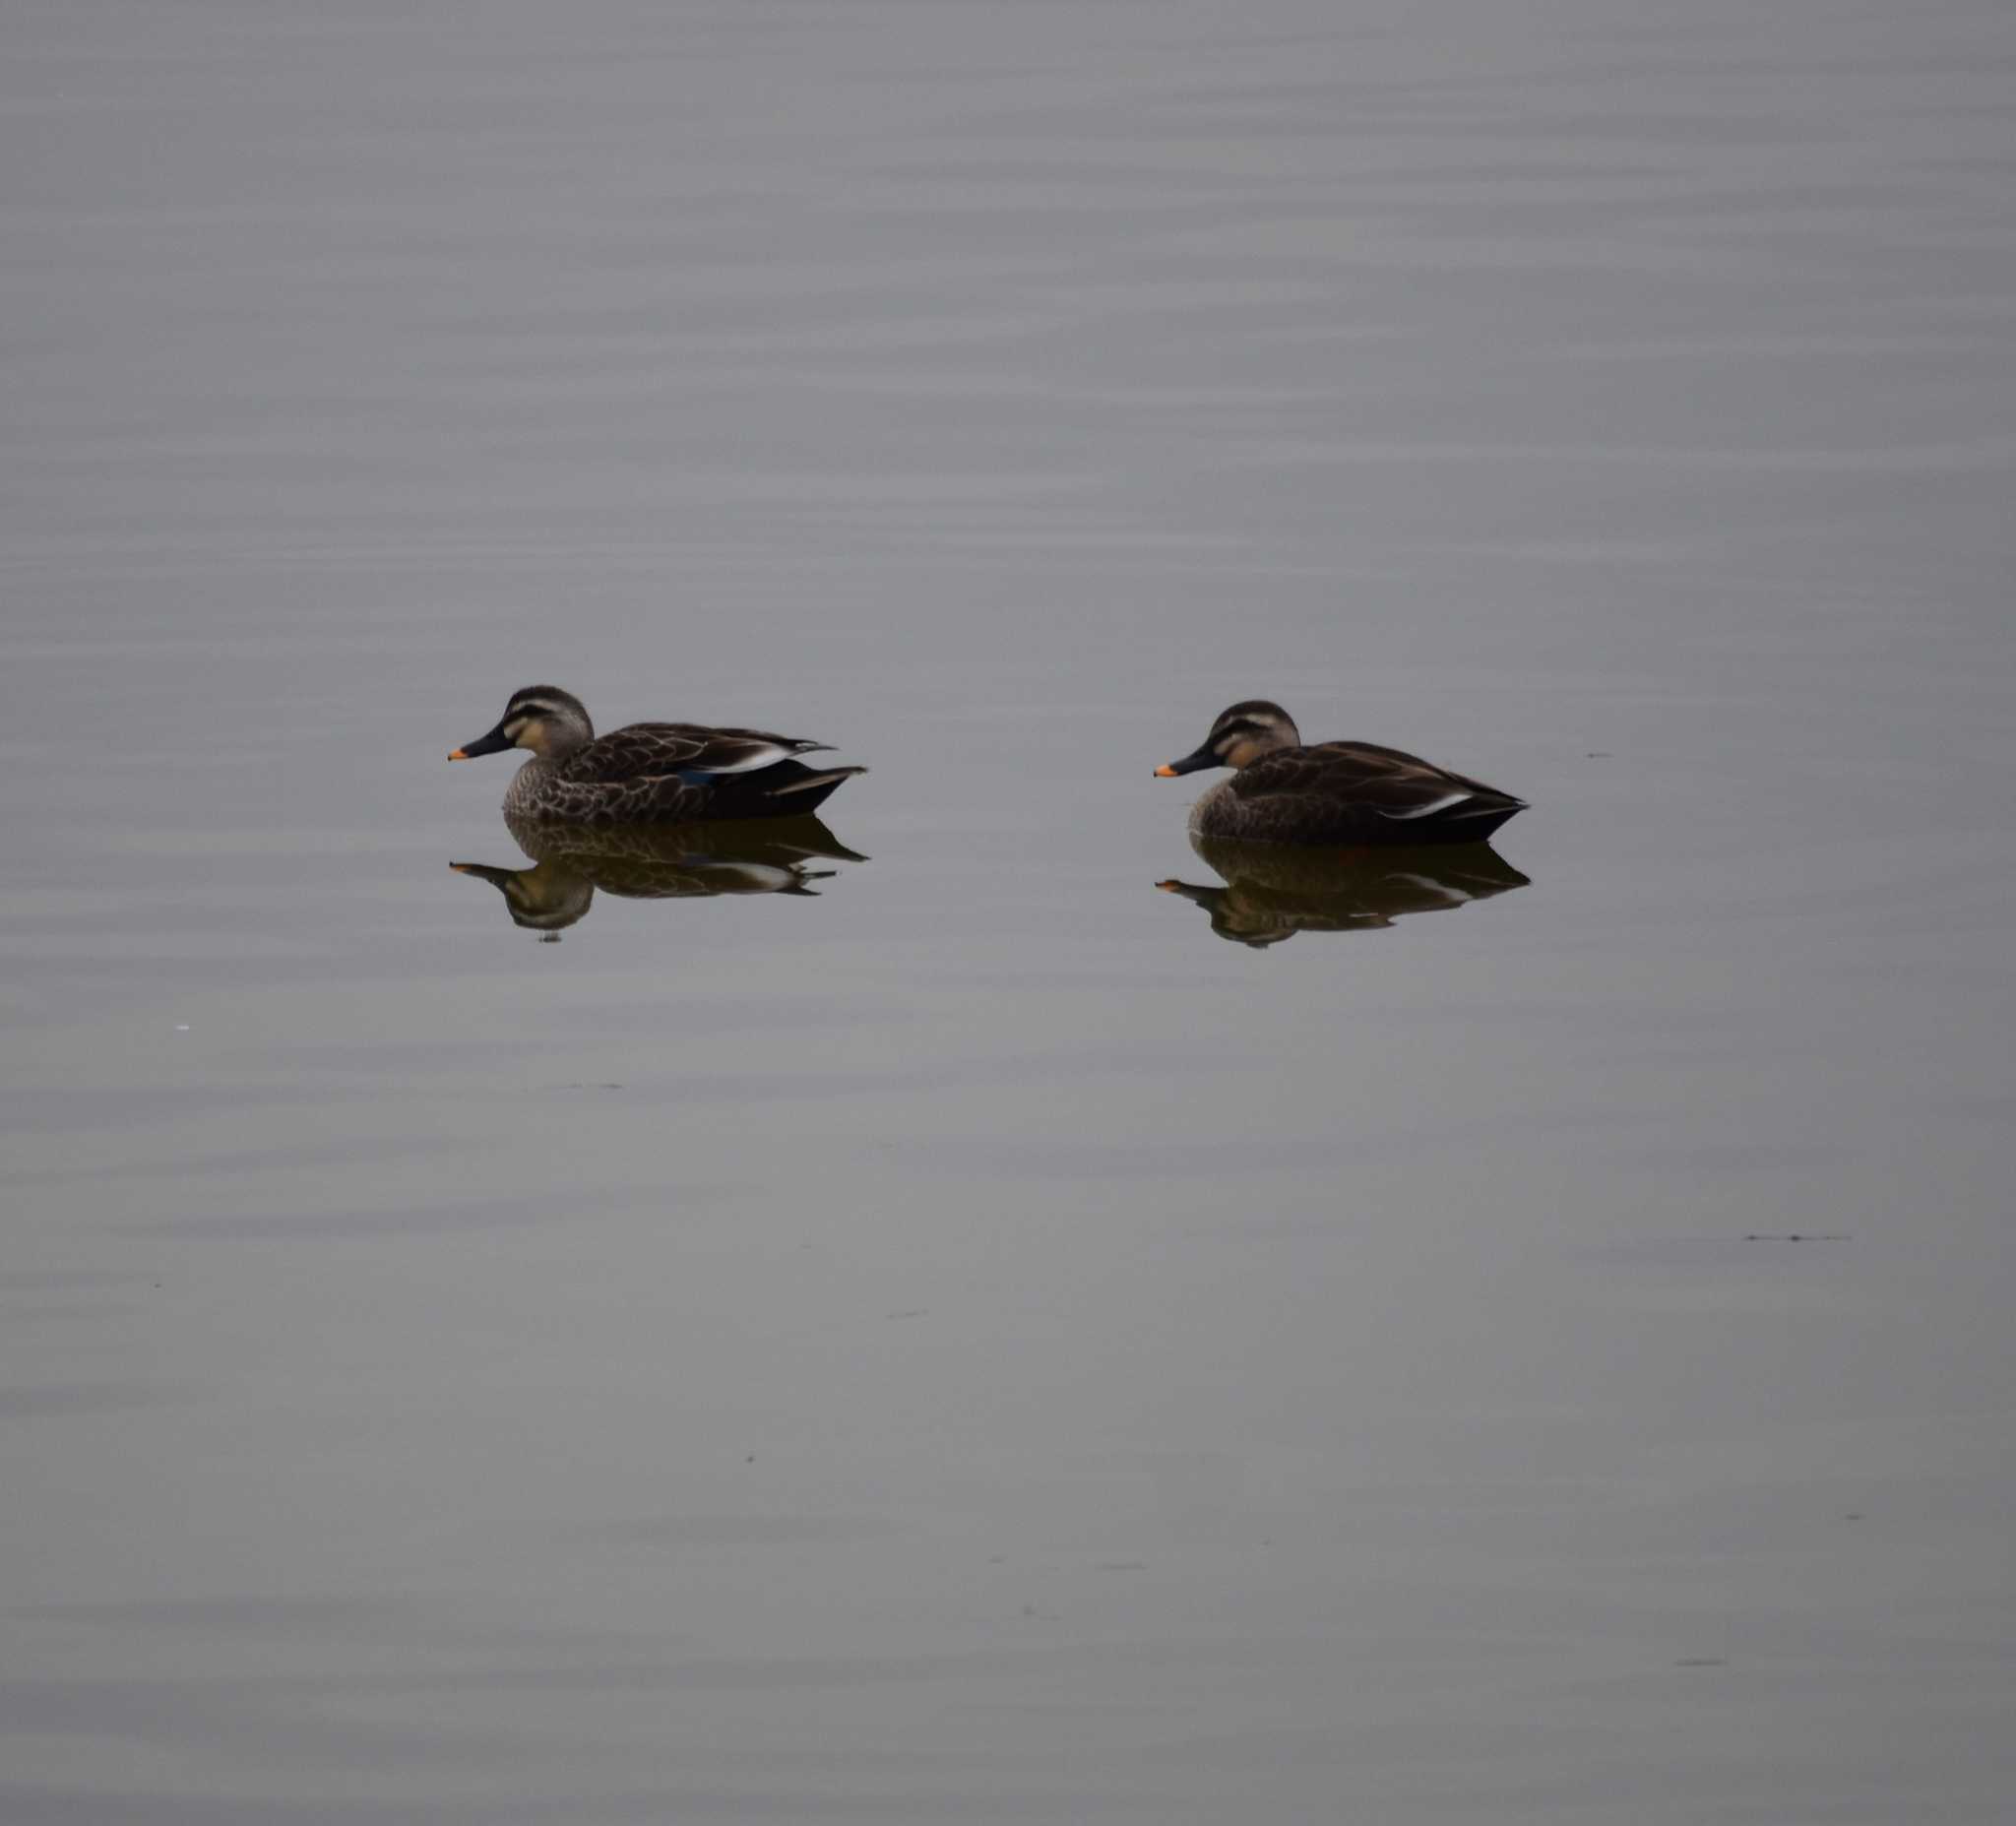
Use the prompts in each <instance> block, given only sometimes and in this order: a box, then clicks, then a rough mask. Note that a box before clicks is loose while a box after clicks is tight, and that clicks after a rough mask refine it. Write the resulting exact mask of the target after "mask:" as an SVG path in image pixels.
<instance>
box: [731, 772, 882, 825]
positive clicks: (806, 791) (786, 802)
mask: <svg viewBox="0 0 2016 1826" xmlns="http://www.w3.org/2000/svg"><path fill="white" fill-rule="evenodd" d="M867 771H868V770H867V769H866V768H865V767H807V766H806V765H805V764H804V762H802V761H779V762H778V763H777V764H776V765H775V766H772V767H766V768H760V769H759V770H758V771H757V772H755V773H753V774H739V775H737V774H726V775H720V776H717V777H716V779H715V782H714V797H713V798H712V800H710V801H709V804H708V807H707V815H708V816H709V817H710V818H801V817H803V816H804V815H805V814H806V813H807V812H809V811H812V810H813V809H815V808H816V807H817V806H818V805H820V804H821V803H822V802H823V801H824V800H825V799H827V798H828V797H830V796H831V795H832V794H833V793H834V792H837V791H838V790H839V789H840V787H841V786H842V785H843V784H844V783H845V782H847V781H849V780H851V779H852V778H853V777H854V776H855V775H856V774H865V773H866V772H867Z"/></svg>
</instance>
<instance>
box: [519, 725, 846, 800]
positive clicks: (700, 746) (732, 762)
mask: <svg viewBox="0 0 2016 1826" xmlns="http://www.w3.org/2000/svg"><path fill="white" fill-rule="evenodd" d="M828 745H829V744H827V743H825V742H813V741H806V740H805V739H804V738H803V737H801V736H796V735H774V734H772V733H771V732H770V731H769V730H767V729H717V728H710V727H709V726H708V725H706V724H698V723H633V724H630V725H629V726H628V727H627V728H621V729H612V730H611V731H610V732H609V733H608V734H607V735H602V736H598V737H597V738H596V739H595V740H594V741H592V742H590V743H589V744H588V745H587V747H585V748H581V749H577V750H576V751H575V752H574V753H573V754H571V755H569V756H568V757H567V759H566V760H565V761H563V762H562V763H561V764H560V769H559V773H558V775H557V778H558V779H560V780H563V781H569V782H580V783H581V784H583V785H594V784H600V785H620V784H621V783H622V782H624V781H632V780H648V779H653V778H660V777H662V776H664V775H668V774H676V775H679V776H681V777H683V778H685V779H687V780H689V781H692V782H696V783H697V782H699V781H703V780H704V779H705V778H706V777H708V776H711V775H726V776H730V777H732V776H735V775H738V774H750V773H754V772H756V771H757V770H758V769H761V768H766V767H774V766H776V765H777V763H778V762H780V761H788V760H789V759H790V758H791V757H792V756H793V755H800V754H810V753H812V752H814V751H815V750H818V749H822V748H825V747H827V746H828Z"/></svg>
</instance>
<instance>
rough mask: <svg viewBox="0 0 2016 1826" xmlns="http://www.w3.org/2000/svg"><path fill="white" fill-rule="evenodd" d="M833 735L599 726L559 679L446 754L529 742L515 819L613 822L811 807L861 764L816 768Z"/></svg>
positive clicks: (507, 802) (512, 802)
mask: <svg viewBox="0 0 2016 1826" xmlns="http://www.w3.org/2000/svg"><path fill="white" fill-rule="evenodd" d="M827 747H828V744H827V743H825V742H814V741H807V740H805V739H804V738H803V737H801V736H795V735H776V734H773V733H772V732H771V731H769V730H767V729H743V728H714V727H710V726H709V725H707V724H698V723H633V724H630V725H629V726H628V727H626V728H621V729H614V730H611V731H610V733H608V734H607V735H597V734H596V732H595V725H594V724H592V723H591V722H590V721H589V716H588V711H587V709H586V708H585V707H584V706H583V704H582V702H581V700H580V699H579V698H577V697H575V696H573V695H572V694H571V693H569V692H566V691H562V690H560V689H558V688H557V687H556V686H553V685H528V686H527V687H526V688H525V689H524V690H523V691H514V692H513V693H512V694H511V701H510V702H509V703H508V704H507V705H506V706H505V708H504V715H503V717H502V718H501V719H500V720H499V722H498V724H497V726H496V727H495V728H493V729H492V730H490V732H489V733H488V734H486V735H482V736H479V737H478V738H477V739H476V740H474V741H473V742H471V743H469V744H468V745H467V746H465V747H462V748H458V749H457V750H456V751H455V752H454V753H453V754H451V755H450V756H449V757H448V758H449V759H450V760H451V761H466V760H471V759H473V758H474V757H475V756H477V755H484V754H495V753H497V752H499V751H500V750H502V749H506V748H523V749H526V750H528V751H529V752H530V754H531V756H532V758H531V759H530V760H529V761H527V762H526V764H525V765H524V766H523V767H521V768H520V769H519V770H518V772H517V773H516V774H515V775H514V776H513V777H512V781H511V787H510V789H509V790H508V791H507V792H506V793H505V795H504V813H505V816H506V817H510V818H530V819H548V820H553V821H556V822H559V823H564V824H580V825H590V826H594V827H596V828H598V829H607V828H609V827H612V826H616V825H627V824H685V823H690V822H693V821H695V820H698V819H703V818H709V819H724V818H791V817H801V816H803V815H805V814H806V813H808V812H810V811H811V810H812V809H813V808H814V807H815V806H817V805H818V804H819V802H820V801H821V800H822V799H824V798H825V797H826V796H827V795H828V794H829V793H831V792H832V791H834V789H835V788H836V787H839V786H840V785H841V783H842V782H843V781H845V780H848V779H849V778H851V776H852V775H855V774H864V773H866V772H867V769H866V768H862V767H828V768H819V767H808V766H806V765H805V764H804V763H803V762H802V761H800V760H798V759H797V758H796V757H797V756H799V755H802V754H811V753H814V752H817V751H820V750H823V749H826V748H827Z"/></svg>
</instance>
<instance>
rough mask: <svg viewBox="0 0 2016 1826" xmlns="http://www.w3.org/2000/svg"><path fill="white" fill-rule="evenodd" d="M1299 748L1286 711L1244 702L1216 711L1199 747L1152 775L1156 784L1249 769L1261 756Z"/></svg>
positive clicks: (1252, 700)
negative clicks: (1206, 771) (1203, 771)
mask: <svg viewBox="0 0 2016 1826" xmlns="http://www.w3.org/2000/svg"><path fill="white" fill-rule="evenodd" d="M1301 745H1302V738H1301V735H1300V734H1299V732H1298V731H1297V730H1296V728H1295V722H1294V719H1293V718H1292V717H1291V716H1290V715H1289V714H1288V712H1287V711H1285V710H1283V709H1282V707H1281V706H1280V705H1279V704H1270V703H1269V702H1268V701H1267V700H1266V699H1265V698H1248V699H1246V701H1245V702H1244V703H1243V704H1234V705H1233V706H1232V707H1231V709H1229V710H1222V711H1220V712H1219V714H1218V721H1217V722H1216V723H1214V724H1212V725H1211V733H1210V734H1209V735H1207V736H1206V737H1205V738H1204V740H1203V743H1202V744H1201V745H1200V746H1199V747H1197V748H1196V749H1194V750H1192V752H1190V753H1189V754H1186V755H1185V756H1184V757H1183V758H1182V759H1181V760H1180V761H1169V762H1166V763H1165V764H1164V765H1163V766H1161V767H1159V768H1157V769H1156V770H1155V774H1156V778H1157V779H1158V780H1173V779H1175V778H1176V776H1177V775H1178V774H1194V773H1196V771H1197V770H1198V769H1199V768H1200V767H1232V768H1239V767H1251V766H1252V765H1253V763H1254V762H1255V761H1257V760H1259V759H1260V757H1261V756H1262V755H1267V754H1273V753H1274V752H1275V750H1277V749H1279V748H1299V747H1300V746H1301Z"/></svg>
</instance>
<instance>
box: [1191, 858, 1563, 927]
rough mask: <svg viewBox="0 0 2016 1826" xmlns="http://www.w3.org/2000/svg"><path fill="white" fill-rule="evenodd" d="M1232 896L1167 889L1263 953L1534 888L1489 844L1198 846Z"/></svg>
mask: <svg viewBox="0 0 2016 1826" xmlns="http://www.w3.org/2000/svg"><path fill="white" fill-rule="evenodd" d="M1190 848H1191V849H1193V850H1196V852H1197V853H1198V854H1199V855H1200V856H1202V857H1203V858H1204V860H1205V861H1206V862H1208V863H1209V864H1210V865H1211V866H1212V867H1213V868H1214V869H1216V870H1217V871H1218V872H1219V873H1220V874H1221V875H1223V876H1224V877H1225V881H1226V885H1225V886H1224V887H1198V886H1193V885H1192V884H1190V883H1189V882H1184V881H1159V882H1157V883H1156V884H1155V885H1156V886H1157V887H1158V888H1160V889H1162V891H1163V892H1164V893H1165V894H1179V895H1181V896H1182V897H1183V899H1184V900H1186V901H1190V902H1192V903H1194V904H1195V905H1196V906H1199V907H1201V908H1203V909H1204V911H1205V912H1206V913H1208V914H1210V916H1211V929H1212V930H1213V931H1214V932H1216V933H1217V934H1218V935H1219V937H1221V938H1225V939H1229V940H1231V941H1232V942H1233V943H1234V944H1240V945H1246V946H1250V947H1251V948H1252V949H1254V950H1256V951H1257V950H1260V949H1262V948H1264V947H1265V946H1268V945H1278V944H1281V943H1282V942H1283V941H1284V940H1286V939H1290V938H1292V937H1294V935H1295V934H1296V933H1297V932H1373V931H1379V930H1381V929H1383V928H1384V927H1386V926H1390V925H1392V924H1393V923H1394V922H1395V921H1396V920H1399V919H1404V918H1406V917H1408V916H1409V915H1410V914H1412V913H1444V912H1447V911H1448V910H1449V909H1451V908H1455V907H1468V906H1469V905H1470V904H1471V903H1472V902H1474V901H1487V900H1489V899H1491V898H1492V896H1494V895H1499V894H1508V893H1510V892H1511V891H1512V890H1513V889H1514V888H1523V887H1526V886H1527V885H1528V879H1529V878H1528V877H1527V876H1525V875H1522V874H1521V873H1520V872H1519V871H1518V870H1517V869H1516V868H1514V867H1513V866H1512V864H1511V863H1509V862H1507V861H1506V860H1505V858H1504V857H1503V856H1501V855H1500V854H1499V853H1498V852H1497V851H1496V850H1493V849H1492V848H1491V847H1490V845H1488V844H1454V845H1434V846H1422V847H1421V848H1418V849H1397V848H1380V849H1377V850H1371V849H1366V850H1330V849H1302V848H1300V847H1298V846H1295V845H1292V844H1244V843H1237V842H1234V841H1232V840H1231V839H1229V838H1223V837H1193V838H1191V840H1190Z"/></svg>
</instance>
